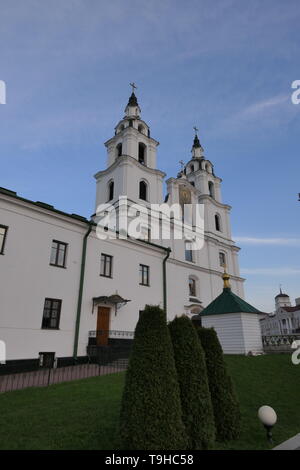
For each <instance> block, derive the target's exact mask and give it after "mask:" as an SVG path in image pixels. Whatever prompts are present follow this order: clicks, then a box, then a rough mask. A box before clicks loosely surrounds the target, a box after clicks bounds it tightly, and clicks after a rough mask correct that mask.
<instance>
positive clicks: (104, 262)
mask: <svg viewBox="0 0 300 470" xmlns="http://www.w3.org/2000/svg"><path fill="white" fill-rule="evenodd" d="M112 260H113V257H112V256H110V255H106V254H105V253H101V266H100V276H104V277H112Z"/></svg>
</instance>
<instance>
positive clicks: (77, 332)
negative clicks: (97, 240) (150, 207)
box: [73, 221, 93, 362]
mask: <svg viewBox="0 0 300 470" xmlns="http://www.w3.org/2000/svg"><path fill="white" fill-rule="evenodd" d="M92 226H93V222H92V221H90V222H89V228H88V230H87V232H86V234H85V235H84V237H83V244H82V255H81V267H80V281H79V291H78V300H77V314H76V324H75V336H74V349H73V359H74V362H76V360H77V350H78V337H79V326H80V316H81V306H82V294H83V284H84V274H85V261H86V247H87V239H88V236H89V234H90V233H91V231H92Z"/></svg>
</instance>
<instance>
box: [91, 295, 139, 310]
mask: <svg viewBox="0 0 300 470" xmlns="http://www.w3.org/2000/svg"><path fill="white" fill-rule="evenodd" d="M127 302H131V300H129V299H124V298H123V297H121V296H120V295H119V294H112V295H100V296H99V297H93V312H94V308H95V306H96V305H99V304H104V305H114V306H115V314H117V310H118V309H119V308H120V307H123V306H124V305H126V304H127Z"/></svg>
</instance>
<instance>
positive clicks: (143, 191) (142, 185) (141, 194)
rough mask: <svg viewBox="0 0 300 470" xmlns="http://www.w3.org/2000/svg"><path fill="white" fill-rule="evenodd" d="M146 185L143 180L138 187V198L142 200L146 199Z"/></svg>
mask: <svg viewBox="0 0 300 470" xmlns="http://www.w3.org/2000/svg"><path fill="white" fill-rule="evenodd" d="M147 193H148V186H147V183H146V182H145V181H140V187H139V198H140V199H143V201H147V198H148V194H147Z"/></svg>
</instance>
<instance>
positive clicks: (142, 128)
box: [138, 124, 144, 133]
mask: <svg viewBox="0 0 300 470" xmlns="http://www.w3.org/2000/svg"><path fill="white" fill-rule="evenodd" d="M138 131H139V132H142V133H143V132H144V127H143V126H142V125H141V124H140V125H139V126H138Z"/></svg>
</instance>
